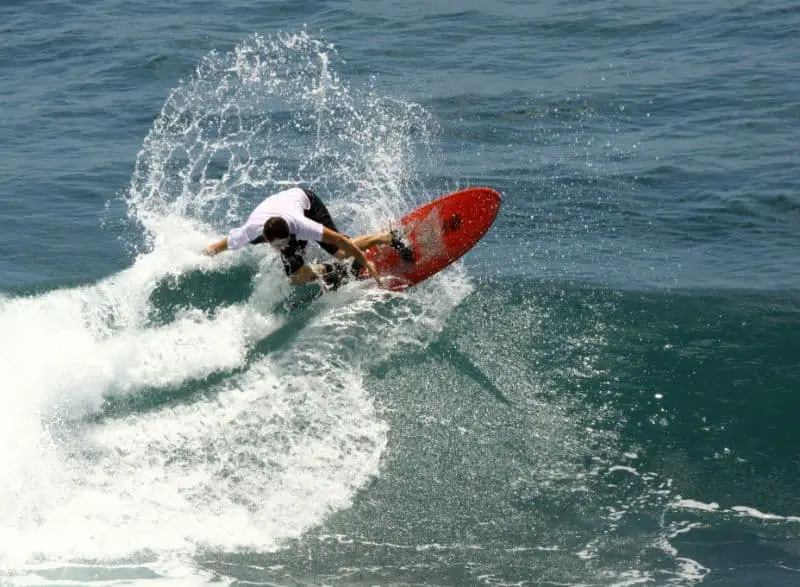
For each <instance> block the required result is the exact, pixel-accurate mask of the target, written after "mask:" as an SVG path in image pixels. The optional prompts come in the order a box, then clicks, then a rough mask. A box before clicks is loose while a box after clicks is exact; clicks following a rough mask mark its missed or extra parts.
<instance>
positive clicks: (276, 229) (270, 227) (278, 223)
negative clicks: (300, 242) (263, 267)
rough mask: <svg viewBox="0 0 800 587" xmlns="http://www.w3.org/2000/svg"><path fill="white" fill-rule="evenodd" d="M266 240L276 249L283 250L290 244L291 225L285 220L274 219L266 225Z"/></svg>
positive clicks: (264, 232)
mask: <svg viewBox="0 0 800 587" xmlns="http://www.w3.org/2000/svg"><path fill="white" fill-rule="evenodd" d="M263 234H264V240H265V241H267V242H268V243H269V244H270V246H272V247H273V248H275V249H278V250H282V249H283V248H285V247H286V245H288V244H289V225H288V224H287V223H286V221H285V220H284V219H283V218H278V217H272V218H270V219H269V220H267V221H266V222H265V223H264V231H263Z"/></svg>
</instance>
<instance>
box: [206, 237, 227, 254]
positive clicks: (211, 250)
mask: <svg viewBox="0 0 800 587" xmlns="http://www.w3.org/2000/svg"><path fill="white" fill-rule="evenodd" d="M227 250H228V237H227V236H226V237H225V238H223V239H220V240H218V241H217V242H215V243H211V244H210V245H208V246H207V247H206V248H205V249H203V254H204V255H208V256H209V257H213V256H214V255H218V254H219V253H221V252H223V251H227Z"/></svg>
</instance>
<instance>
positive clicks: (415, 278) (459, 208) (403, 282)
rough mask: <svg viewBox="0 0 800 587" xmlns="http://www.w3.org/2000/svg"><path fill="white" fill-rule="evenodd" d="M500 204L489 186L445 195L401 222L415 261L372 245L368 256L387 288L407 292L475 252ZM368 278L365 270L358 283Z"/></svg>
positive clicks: (408, 215) (389, 249)
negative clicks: (407, 260)
mask: <svg viewBox="0 0 800 587" xmlns="http://www.w3.org/2000/svg"><path fill="white" fill-rule="evenodd" d="M500 204H501V197H500V194H499V193H497V192H496V191H495V190H493V189H491V188H487V187H471V188H466V189H463V190H459V191H457V192H453V193H451V194H447V195H445V196H442V197H440V198H437V199H436V200H433V201H432V202H428V203H427V204H425V205H423V206H421V207H419V208H417V209H416V210H414V211H412V212H410V213H409V214H407V215H406V216H404V217H403V218H401V219H400V220H399V221H398V223H397V225H399V227H401V228H402V230H403V231H404V232H405V235H406V240H407V242H408V244H409V246H410V247H411V249H412V250H413V251H414V262H413V263H407V262H406V261H404V260H403V259H402V258H401V257H400V254H399V253H398V252H397V251H396V250H395V249H393V248H392V247H389V246H383V245H382V246H378V247H372V248H371V249H370V250H368V251H367V252H366V257H367V259H369V260H370V261H372V262H373V263H374V264H375V269H377V271H378V274H379V275H380V277H381V280H382V282H383V287H384V288H385V289H390V290H403V289H407V288H409V287H412V286H414V285H416V284H418V283H420V282H421V281H424V280H426V279H428V278H429V277H431V276H432V275H435V274H436V273H438V272H439V271H441V270H442V269H444V268H445V267H447V266H448V265H450V264H452V263H453V262H454V261H457V260H458V259H460V258H461V257H462V256H463V255H464V254H465V253H467V252H468V251H469V250H470V249H472V247H474V246H475V245H476V244H477V243H478V242H479V241H480V240H481V239H482V238H483V236H484V235H485V234H486V232H487V231H488V230H489V228H491V226H492V224H493V223H494V220H495V218H496V217H497V214H498V212H499V211H500ZM397 225H395V226H397ZM366 278H369V276H368V275H367V274H366V271H363V272H362V273H361V274H360V275H359V279H366Z"/></svg>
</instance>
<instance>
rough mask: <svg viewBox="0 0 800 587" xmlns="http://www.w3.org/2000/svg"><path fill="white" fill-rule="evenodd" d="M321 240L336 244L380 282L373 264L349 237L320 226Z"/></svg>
mask: <svg viewBox="0 0 800 587" xmlns="http://www.w3.org/2000/svg"><path fill="white" fill-rule="evenodd" d="M322 242H324V243H327V244H329V245H336V246H337V247H339V248H340V249H341V250H343V251H344V252H345V253H346V254H347V256H348V257H354V258H355V260H356V261H358V262H359V263H361V264H362V265H363V266H364V267H366V268H367V271H368V272H369V274H370V276H372V278H373V279H375V281H376V282H377V283H378V285H380V284H381V281H380V279H379V278H378V273H377V272H376V271H375V266H374V265H373V264H372V262H371V261H368V260H367V258H366V257H365V256H364V253H363V251H362V250H361V249H359V248H358V247H357V246H355V245H354V244H353V241H351V240H350V239H349V238H347V237H346V236H344V235H343V234H339V233H338V232H334V231H333V230H331V229H330V228H328V227H327V226H323V227H322Z"/></svg>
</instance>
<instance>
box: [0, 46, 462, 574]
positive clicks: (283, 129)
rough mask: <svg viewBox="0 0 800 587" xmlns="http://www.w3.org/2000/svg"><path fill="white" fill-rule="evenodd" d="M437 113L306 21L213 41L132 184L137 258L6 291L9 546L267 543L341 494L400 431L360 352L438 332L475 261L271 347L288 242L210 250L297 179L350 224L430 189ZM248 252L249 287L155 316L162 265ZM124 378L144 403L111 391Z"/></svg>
mask: <svg viewBox="0 0 800 587" xmlns="http://www.w3.org/2000/svg"><path fill="white" fill-rule="evenodd" d="M432 132H433V123H432V121H431V120H430V117H429V116H428V115H427V113H425V111H424V110H423V109H422V108H420V107H419V106H417V105H414V104H406V103H402V102H398V101H396V100H392V99H387V98H383V97H380V96H379V95H377V93H376V92H375V91H374V90H372V89H369V88H368V89H365V90H353V89H350V88H348V87H347V86H346V84H344V83H343V82H342V80H341V79H340V78H339V76H338V75H337V73H336V51H335V49H334V48H333V47H332V46H330V45H329V44H327V43H325V42H323V41H320V40H318V39H314V38H312V37H311V36H310V35H308V34H307V33H305V32H302V33H299V34H293V35H283V36H279V37H276V38H263V37H258V36H256V37H253V38H251V39H248V40H247V41H244V42H242V43H241V44H240V45H238V46H237V47H236V48H235V49H234V50H233V51H231V52H229V53H218V52H212V53H211V54H209V55H208V56H207V57H206V58H205V59H204V60H203V61H202V63H201V64H200V66H199V67H198V68H197V71H196V72H195V75H194V76H193V77H192V78H191V79H190V80H188V81H187V82H185V83H182V84H181V85H179V86H178V87H176V88H175V89H174V90H173V91H172V92H171V94H170V95H169V98H168V99H167V101H166V104H165V105H164V108H163V110H162V112H161V114H160V116H159V117H158V119H157V120H156V121H155V123H154V125H153V128H152V129H151V131H150V133H149V134H148V135H147V137H146V139H145V141H144V144H143V146H142V149H141V151H140V153H139V155H138V157H137V161H136V165H135V170H134V173H133V177H132V179H131V185H130V189H129V191H128V195H127V202H128V206H129V215H130V217H131V219H133V220H134V221H135V222H137V223H138V224H139V225H140V226H141V227H142V229H143V236H144V237H145V238H144V241H145V245H146V246H144V247H139V249H138V250H137V254H136V258H135V261H134V263H133V265H132V266H131V267H130V268H128V269H126V270H124V271H122V272H120V273H119V274H117V275H114V276H111V277H109V278H107V279H105V280H103V281H101V282H99V283H97V284H95V285H92V286H86V287H81V288H76V289H69V290H56V291H53V292H50V293H47V294H44V295H39V296H36V297H31V298H25V299H12V298H7V299H3V300H0V328H2V329H3V330H4V332H5V333H6V334H7V335H9V336H6V337H4V340H5V342H0V346H2V348H0V353H2V356H4V357H9V358H10V360H9V361H8V362H6V363H4V364H3V366H0V380H2V381H4V385H5V386H6V389H7V393H4V394H2V396H0V440H2V441H3V443H4V444H6V445H8V446H11V445H12V444H13V445H14V446H15V447H16V448H17V450H16V451H15V452H14V454H11V455H10V456H9V458H7V459H5V461H4V462H3V463H2V464H0V517H2V518H3V520H4V524H3V527H2V528H1V529H0V553H2V554H0V557H2V558H0V565H3V566H5V567H7V568H24V565H26V564H29V563H30V561H31V560H32V559H34V558H37V559H40V560H44V561H47V562H48V564H51V563H52V561H58V560H73V559H75V558H80V559H104V558H109V557H111V558H121V559H125V558H126V557H131V556H134V555H135V556H139V557H142V556H143V555H142V554H141V553H144V552H155V553H161V554H159V557H160V556H161V555H163V553H168V552H179V553H184V555H185V553H192V552H194V551H195V549H197V548H198V547H204V548H219V549H224V550H228V549H235V548H239V547H245V548H256V549H271V548H275V547H276V546H277V545H278V544H280V542H281V540H283V539H285V538H287V537H291V536H297V535H298V534H300V533H301V532H303V531H304V530H305V529H307V528H308V527H310V526H312V525H314V524H317V523H319V522H320V521H321V520H322V519H324V517H325V516H326V515H327V514H328V513H329V512H331V511H332V510H335V509H338V508H342V507H346V506H347V504H348V503H349V502H350V500H351V499H352V496H353V494H354V492H355V491H356V489H357V488H358V487H359V486H360V485H362V484H363V483H364V482H365V480H366V479H368V478H369V477H370V476H371V475H374V474H376V473H377V471H378V463H379V460H380V455H381V453H382V451H383V450H384V447H385V443H386V425H385V423H384V422H383V421H382V420H381V419H380V418H379V417H378V416H377V415H376V413H375V410H374V407H373V404H372V400H371V398H370V397H369V396H368V395H367V393H366V392H365V390H364V386H363V384H362V378H363V371H362V369H361V368H360V367H359V366H360V365H363V364H365V363H369V362H370V361H374V360H381V359H382V358H385V356H386V355H387V354H388V353H391V352H393V349H396V348H397V345H398V344H402V343H411V344H424V342H425V341H426V340H427V339H428V338H429V337H430V336H431V333H432V332H436V331H437V330H438V329H440V328H441V326H442V324H443V323H444V321H445V320H446V317H447V315H448V313H449V311H450V309H452V308H453V307H454V306H455V305H456V304H457V303H458V302H459V301H460V300H461V299H462V298H463V296H464V295H466V293H467V292H468V291H469V288H470V285H469V282H468V279H467V277H466V275H465V274H464V273H463V271H459V270H455V271H453V272H450V273H449V274H448V275H446V276H441V277H440V278H438V279H436V280H434V281H432V282H431V283H430V284H427V285H426V286H424V287H420V288H418V289H417V290H416V291H415V292H414V293H412V294H411V295H409V296H408V297H405V298H403V299H401V300H400V303H395V302H394V300H393V299H392V296H391V295H389V294H384V293H369V292H366V291H363V290H362V289H361V288H359V287H354V288H352V289H351V290H350V291H349V292H343V294H342V295H341V296H339V297H337V298H335V299H334V298H332V299H330V300H325V301H324V303H322V304H319V305H318V309H317V310H316V313H311V314H310V316H309V318H308V319H307V323H306V324H301V325H300V332H299V335H298V336H297V337H295V338H294V339H293V340H290V341H289V342H287V343H286V344H285V345H284V346H281V347H279V348H278V349H277V350H276V351H275V352H273V353H271V354H270V355H265V354H264V353H263V352H260V351H259V346H258V345H259V341H262V340H263V339H264V337H266V336H268V335H269V334H270V333H274V332H275V331H276V330H277V329H280V328H281V327H282V324H283V320H284V319H283V318H280V317H278V316H276V315H273V314H271V313H269V312H268V311H267V310H266V309H267V308H270V307H272V304H271V303H270V302H271V301H272V302H274V301H275V299H277V297H278V296H280V295H282V292H281V288H279V287H276V286H275V284H276V283H278V282H280V283H282V282H283V281H282V280H283V275H282V273H281V272H280V269H279V267H278V266H277V264H276V263H274V262H273V261H274V259H271V258H270V257H269V256H268V255H269V253H267V252H265V251H250V252H242V253H236V254H230V255H225V256H222V257H219V258H215V259H208V258H205V257H203V256H202V255H201V254H200V253H199V251H200V250H201V249H202V247H203V246H204V245H205V244H207V242H208V240H209V239H210V238H212V237H213V236H214V233H217V234H218V233H219V232H220V231H223V230H225V229H226V228H227V227H228V226H229V225H230V224H231V223H234V222H238V221H241V219H242V217H243V216H244V215H245V214H246V212H247V211H249V208H250V206H252V205H253V204H254V203H256V202H257V201H258V200H260V198H262V197H263V196H264V193H265V192H267V191H270V190H273V189H276V188H279V187H281V186H283V185H287V184H292V183H294V182H297V181H303V182H305V183H306V184H307V185H310V186H311V187H313V189H315V190H317V191H318V193H320V195H322V196H323V197H325V199H326V202H329V203H330V208H331V210H332V212H334V215H335V216H336V217H337V218H341V219H343V221H342V226H340V228H342V229H343V230H344V231H347V232H351V233H356V232H361V231H366V230H370V229H374V228H377V227H378V226H379V225H383V224H385V223H386V221H387V219H388V218H393V217H396V216H397V215H398V214H399V212H401V211H405V210H407V209H408V207H409V204H410V199H411V198H412V195H411V194H413V193H418V190H416V189H415V186H416V185H417V184H418V179H417V178H416V176H415V173H414V168H415V161H416V157H417V156H418V150H419V149H422V150H428V149H429V148H430V142H431V133H432ZM135 236H138V235H135ZM242 262H244V263H251V264H252V263H253V262H255V263H256V264H258V267H259V272H258V274H257V275H256V277H255V278H254V279H255V283H253V284H250V287H252V291H253V293H252V295H251V297H250V298H248V299H246V300H244V301H243V302H241V303H234V304H227V305H224V306H223V307H221V308H216V309H215V310H214V311H205V310H203V309H202V308H197V307H193V306H192V304H191V302H190V301H187V305H186V307H185V308H182V309H179V311H177V312H176V313H175V317H174V319H171V320H169V321H168V322H166V323H154V322H152V320H151V314H152V309H153V308H152V305H153V303H154V301H153V293H154V291H156V290H157V288H158V287H159V284H161V283H163V282H164V280H165V279H178V280H180V279H181V276H182V275H184V274H186V272H187V271H201V272H213V273H222V274H223V275H225V272H226V271H228V270H229V268H230V267H231V266H232V265H234V264H238V263H242ZM209 278H210V274H209ZM246 285H247V284H243V283H238V284H236V286H246ZM442 290H444V292H445V295H442ZM270 296H273V299H272V300H269V299H267V300H265V298H269V297H270ZM387 296H388V301H387ZM367 347H369V348H370V351H369V353H367V352H365V351H364V350H363V349H365V348H367ZM31 349H35V351H32V350H31ZM125 396H130V397H138V398H140V401H139V403H137V404H136V405H137V406H139V407H138V408H136V409H133V410H126V409H119V410H117V411H114V410H113V409H111V410H110V409H109V408H108V404H107V403H106V400H107V398H108V397H125ZM137 553H138V554H137ZM182 556H183V555H182ZM145 558H147V557H145ZM30 568H31V567H28V570H30ZM12 574H13V573H12Z"/></svg>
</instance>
